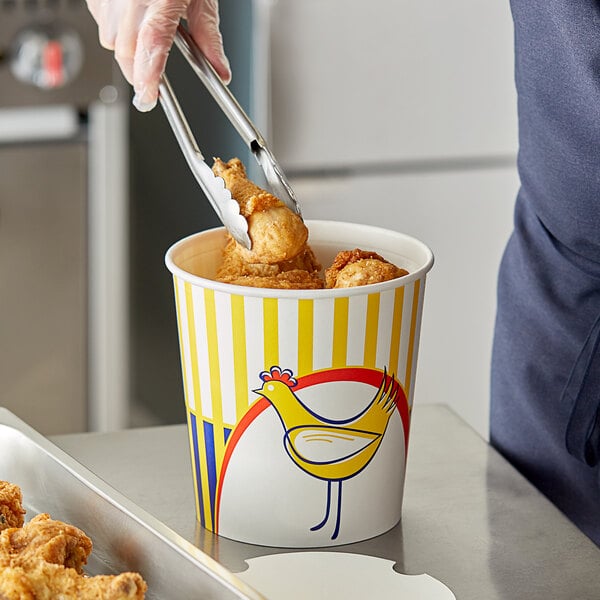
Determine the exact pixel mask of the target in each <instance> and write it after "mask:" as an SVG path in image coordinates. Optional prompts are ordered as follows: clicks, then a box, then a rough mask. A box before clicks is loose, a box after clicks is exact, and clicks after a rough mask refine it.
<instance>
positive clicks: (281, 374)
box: [260, 365, 298, 388]
mask: <svg viewBox="0 0 600 600" xmlns="http://www.w3.org/2000/svg"><path fill="white" fill-rule="evenodd" d="M293 375H294V374H293V373H292V371H291V370H290V369H282V368H281V367H278V366H277V365H273V366H272V367H271V370H270V371H263V372H262V373H261V374H260V378H261V379H262V380H263V381H265V382H266V381H281V382H282V383H285V385H287V386H288V387H289V388H293V387H295V386H296V385H297V384H298V381H297V380H296V379H295V378H294V377H293Z"/></svg>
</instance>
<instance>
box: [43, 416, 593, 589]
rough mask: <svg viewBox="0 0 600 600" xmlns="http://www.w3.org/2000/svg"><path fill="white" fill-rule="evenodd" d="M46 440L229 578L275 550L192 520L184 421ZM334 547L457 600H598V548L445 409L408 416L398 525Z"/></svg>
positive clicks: (191, 499) (186, 438)
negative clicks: (427, 579)
mask: <svg viewBox="0 0 600 600" xmlns="http://www.w3.org/2000/svg"><path fill="white" fill-rule="evenodd" d="M51 439H52V441H53V442H54V443H56V444H57V445H58V446H60V447H61V448H63V449H64V450H65V451H66V452H68V453H69V454H71V455H72V456H73V457H75V458H76V459H78V460H79V461H80V462H82V463H83V464H84V465H86V466H87V467H88V468H90V469H91V470H92V471H94V472H95V473H96V474H97V475H98V476H100V477H101V478H103V479H104V480H105V481H107V482H108V483H109V484H111V485H112V486H113V487H115V488H116V489H118V490H119V491H120V492H121V493H123V494H124V495H126V496H128V497H129V498H130V499H131V500H133V501H134V502H136V503H137V504H139V505H140V506H141V507H142V508H144V509H145V510H147V511H148V512H150V513H151V514H153V515H154V516H155V517H157V518H158V519H160V520H161V521H163V522H164V523H165V524H166V525H167V526H169V527H170V528H172V529H173V530H175V531H176V532H177V533H179V534H180V535H182V536H183V537H184V538H186V539H187V540H189V541H191V542H192V543H194V544H195V545H197V546H198V547H199V548H200V549H202V550H204V551H205V552H207V553H208V554H210V555H212V556H213V557H214V558H216V559H217V560H218V561H219V562H221V563H222V564H223V565H225V566H226V567H227V568H229V569H231V570H233V571H235V572H240V571H243V570H244V569H245V567H246V565H245V563H244V560H245V559H248V558H253V557H257V556H263V555H267V554H273V553H275V552H278V550H277V549H275V548H266V547H260V546H252V545H248V544H242V543H239V542H234V541H232V540H228V539H225V538H218V537H216V536H214V535H213V534H211V533H209V532H207V531H205V530H203V529H202V528H201V527H200V526H199V525H198V524H197V523H196V520H195V512H194V494H193V488H192V479H191V467H190V460H189V451H188V437H187V430H186V426H184V425H173V426H168V427H157V428H149V429H133V430H128V431H122V432H115V433H108V434H96V433H90V434H74V435H64V436H55V437H53V438H51ZM331 550H334V551H337V552H342V551H345V552H353V553H358V554H369V555H372V556H377V557H381V558H385V559H388V560H393V561H395V562H396V566H395V569H396V570H397V571H399V572H401V573H407V574H415V575H416V574H420V573H427V574H429V575H431V576H432V577H435V578H436V579H439V580H440V581H442V582H443V583H444V584H446V585H447V586H448V587H449V588H450V589H451V590H452V591H453V592H454V594H455V595H456V598H457V599H458V600H471V599H472V600H495V599H502V600H513V599H514V600H519V599H521V598H527V599H528V600H535V599H540V600H542V599H543V600H548V599H553V600H559V599H563V598H564V599H565V600H566V599H569V600H571V599H575V598H576V599H577V600H588V599H589V600H592V599H597V598H600V549H599V548H598V547H597V546H596V545H594V544H593V543H592V542H591V541H590V540H589V539H588V538H587V537H585V536H584V535H583V534H581V533H580V532H579V530H578V529H577V528H575V526H573V525H572V524H571V523H570V522H569V521H568V520H567V519H566V518H565V517H564V516H563V515H562V514H561V513H560V512H559V511H558V510H557V509H556V508H555V507H554V506H553V505H552V504H551V503H550V502H548V501H547V500H546V499H545V498H544V497H543V496H542V495H541V494H540V493H539V492H537V490H536V489H535V488H533V487H532V486H531V485H530V484H529V483H528V482H527V481H526V480H525V479H524V478H523V477H521V476H520V475H519V474H518V473H517V472H516V471H515V470H514V469H513V468H512V467H511V466H510V465H509V464H508V463H507V462H506V461H505V460H504V459H503V458H502V457H501V456H499V455H498V454H497V453H496V452H495V451H494V450H493V449H491V448H490V447H489V445H488V444H487V443H486V442H485V441H484V440H483V439H482V438H481V437H479V436H478V435H477V434H476V433H475V432H474V431H473V430H472V429H471V428H470V427H469V426H468V425H467V424H465V423H464V422H463V421H462V420H461V419H459V418H458V417H457V416H456V415H455V414H454V413H453V412H451V411H450V410H449V409H448V408H447V407H445V406H442V405H423V406H417V407H416V408H415V410H414V412H413V417H412V425H411V438H410V445H409V454H408V470H407V475H406V485H405V495H404V507H403V517H402V522H401V523H400V524H399V525H398V526H397V527H395V528H394V529H393V530H392V531H390V532H388V533H386V534H384V535H381V536H379V537H377V538H373V539H371V540H367V541H365V542H360V543H357V544H351V545H347V546H337V547H335V548H332V549H331ZM282 551H283V550H282ZM285 552H290V550H289V549H286V550H285Z"/></svg>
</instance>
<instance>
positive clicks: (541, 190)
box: [490, 0, 600, 545]
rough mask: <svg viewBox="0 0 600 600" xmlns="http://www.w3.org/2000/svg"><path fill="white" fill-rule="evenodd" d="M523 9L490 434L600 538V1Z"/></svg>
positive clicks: (560, 1)
mask: <svg viewBox="0 0 600 600" xmlns="http://www.w3.org/2000/svg"><path fill="white" fill-rule="evenodd" d="M511 6H512V12H513V19H514V24H515V59H516V60H515V77H516V85H517V92H518V102H519V158H518V166H519V174H520V178H521V188H520V190H519V194H518V197H517V202H516V206H515V226H514V231H513V233H512V235H511V238H510V240H509V242H508V245H507V247H506V250H505V253H504V257H503V260H502V264H501V267H500V273H499V280H498V310H497V317H496V329H495V336H494V348H493V358H492V377H491V416H490V439H491V443H492V444H493V445H494V446H495V447H496V448H497V449H498V450H500V452H501V453H502V454H503V455H504V456H506V457H507V458H508V459H509V460H510V461H511V462H512V463H513V464H514V465H515V466H516V467H517V468H518V469H519V470H520V471H521V472H522V473H523V474H524V475H525V476H526V477H527V478H528V479H529V480H530V481H532V482H533V483H534V484H535V485H536V486H537V487H538V488H539V489H540V490H541V491H542V492H543V493H544V494H545V495H546V496H547V497H548V498H549V499H550V500H552V501H553V502H554V503H555V504H556V505H557V506H558V508H559V509H561V510H562V511H563V512H564V513H565V514H566V515H567V516H568V517H569V518H570V519H571V520H572V521H573V522H574V523H575V524H576V525H577V526H578V527H580V528H581V529H582V530H583V531H584V532H585V533H586V534H587V535H588V536H590V537H591V538H592V539H593V540H594V541H595V542H596V544H598V545H600V469H599V466H598V463H599V460H600V410H599V409H600V1H596V0H512V2H511Z"/></svg>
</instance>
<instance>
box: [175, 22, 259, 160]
mask: <svg viewBox="0 0 600 600" xmlns="http://www.w3.org/2000/svg"><path fill="white" fill-rule="evenodd" d="M175 45H176V46H177V48H179V51H180V52H181V54H183V56H184V58H185V59H186V60H187V61H188V63H189V64H190V66H191V67H192V69H193V70H194V72H195V73H196V74H197V75H198V77H199V78H200V80H201V81H202V83H203V84H204V86H205V87H206V89H207V90H208V91H209V92H210V94H211V95H212V97H213V98H214V99H215V101H216V102H217V104H218V105H219V106H220V107H221V110H222V111H223V112H224V113H225V115H226V116H227V118H228V119H229V121H230V122H231V124H232V125H233V126H234V127H235V129H236V130H237V132H238V133H239V134H240V136H241V137H242V139H243V140H244V142H246V144H247V145H248V147H249V148H250V150H252V151H253V152H254V151H256V150H257V147H256V146H258V147H259V148H265V146H266V143H265V140H264V138H263V136H262V135H261V133H260V132H259V131H258V130H257V129H256V127H255V126H254V124H253V123H252V121H251V120H250V119H249V118H248V115H247V114H246V113H245V112H244V109H243V108H242V107H241V106H240V105H239V103H238V101H237V100H236V98H235V96H234V95H233V94H232V93H231V92H230V91H229V88H228V87H227V86H226V85H225V84H224V83H223V82H222V81H221V78H220V77H219V76H218V75H217V72H216V71H215V69H214V67H213V66H212V65H211V64H210V63H209V62H208V60H207V59H206V57H205V56H204V54H203V52H202V51H201V50H200V49H199V48H198V46H197V45H196V43H195V42H194V40H193V39H192V36H191V35H190V34H189V32H188V31H187V29H186V28H185V27H184V26H183V25H182V24H181V23H179V25H178V26H177V33H176V35H175Z"/></svg>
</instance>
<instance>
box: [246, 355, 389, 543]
mask: <svg viewBox="0 0 600 600" xmlns="http://www.w3.org/2000/svg"><path fill="white" fill-rule="evenodd" d="M260 378H261V380H262V381H263V385H262V387H261V388H260V389H257V390H253V391H254V392H255V393H257V394H260V395H261V396H263V397H264V398H266V399H267V400H268V401H269V402H270V403H271V405H272V406H273V408H274V409H275V410H276V411H277V414H278V415H279V418H280V419H281V423H282V425H283V428H284V431H285V433H284V436H283V443H284V446H285V450H286V451H287V453H288V455H289V457H290V458H291V459H292V460H293V461H294V463H295V464H296V465H297V466H298V467H299V468H300V469H302V470H303V471H305V472H306V473H308V474H309V475H312V476H313V477H316V478H318V479H322V480H324V481H326V482H327V503H326V508H325V517H324V518H323V520H322V521H321V522H320V523H318V524H317V525H315V526H314V527H311V530H312V531H316V530H318V529H321V528H322V527H324V526H325V525H326V523H327V522H328V520H329V517H330V514H331V508H332V486H333V484H336V486H337V495H336V496H337V497H336V508H335V527H334V531H333V535H332V536H331V539H336V538H337V536H338V534H339V530H340V517H341V503H342V482H343V481H344V480H346V479H350V478H351V477H354V476H355V475H357V474H358V473H360V472H361V471H362V470H363V469H364V468H365V467H366V466H367V465H368V464H369V462H370V461H371V459H372V458H373V456H374V455H375V452H377V449H378V448H379V446H380V444H381V441H382V439H383V435H384V433H385V431H386V428H387V425H388V422H389V419H390V416H391V415H392V413H393V411H394V408H395V406H396V398H397V396H398V392H399V390H400V384H399V383H398V382H397V381H396V379H395V377H394V376H393V375H392V376H390V375H388V374H387V372H386V370H385V369H384V371H383V373H382V377H381V384H380V385H379V388H378V390H377V392H376V393H375V395H374V396H373V398H372V399H371V401H370V402H369V404H368V405H367V406H366V407H365V408H364V409H363V410H362V411H361V412H359V413H358V414H355V415H353V416H352V417H350V418H348V419H329V418H326V417H324V416H322V415H319V414H317V413H315V412H314V411H313V410H311V408H309V407H308V406H307V405H306V404H304V403H303V402H302V400H301V399H300V398H299V397H298V396H297V395H296V394H295V393H294V392H293V388H294V387H295V386H296V385H297V381H296V379H294V377H293V373H292V372H291V371H290V370H289V369H284V370H282V369H281V368H280V367H278V366H273V367H271V369H270V371H263V372H262V373H261V374H260Z"/></svg>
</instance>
